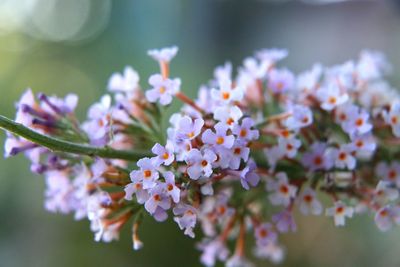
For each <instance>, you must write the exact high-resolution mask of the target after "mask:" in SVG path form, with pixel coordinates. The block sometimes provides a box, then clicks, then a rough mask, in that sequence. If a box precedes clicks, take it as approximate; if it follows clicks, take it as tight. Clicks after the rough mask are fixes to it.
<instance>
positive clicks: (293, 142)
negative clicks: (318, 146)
mask: <svg viewBox="0 0 400 267" xmlns="http://www.w3.org/2000/svg"><path fill="white" fill-rule="evenodd" d="M278 146H279V149H280V150H281V151H280V153H278V154H279V155H281V154H284V155H285V156H286V157H288V158H294V157H295V156H296V154H297V150H298V149H299V148H300V146H301V141H300V140H299V139H296V138H295V137H288V138H284V137H279V138H278Z"/></svg>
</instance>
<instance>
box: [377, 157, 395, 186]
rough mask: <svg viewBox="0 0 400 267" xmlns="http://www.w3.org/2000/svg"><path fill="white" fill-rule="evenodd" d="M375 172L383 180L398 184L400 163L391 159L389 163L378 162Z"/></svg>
mask: <svg viewBox="0 0 400 267" xmlns="http://www.w3.org/2000/svg"><path fill="white" fill-rule="evenodd" d="M375 173H376V175H377V176H378V177H380V178H381V179H382V180H384V181H388V182H390V183H393V184H395V185H397V187H399V186H400V163H399V162H397V161H393V162H391V163H390V164H387V163H386V162H380V163H379V164H378V165H377V166H376V169H375Z"/></svg>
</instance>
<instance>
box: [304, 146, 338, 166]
mask: <svg viewBox="0 0 400 267" xmlns="http://www.w3.org/2000/svg"><path fill="white" fill-rule="evenodd" d="M302 163H303V165H304V166H305V167H307V168H308V169H309V170H310V171H316V170H328V169H330V168H331V167H332V166H333V164H334V161H333V159H332V158H331V157H330V154H329V153H327V149H326V144H325V143H318V142H317V143H313V144H312V145H311V148H310V151H308V152H306V153H304V155H303V158H302Z"/></svg>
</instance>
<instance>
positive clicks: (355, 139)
mask: <svg viewBox="0 0 400 267" xmlns="http://www.w3.org/2000/svg"><path fill="white" fill-rule="evenodd" d="M351 146H352V149H353V151H355V154H356V156H357V157H361V158H369V157H371V156H372V154H373V153H374V152H375V150H376V140H375V138H374V136H373V135H372V134H370V133H367V134H363V135H353V136H351Z"/></svg>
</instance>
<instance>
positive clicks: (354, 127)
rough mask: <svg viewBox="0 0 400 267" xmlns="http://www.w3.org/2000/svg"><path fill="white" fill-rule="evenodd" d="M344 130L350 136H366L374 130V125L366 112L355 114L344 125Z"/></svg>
mask: <svg viewBox="0 0 400 267" xmlns="http://www.w3.org/2000/svg"><path fill="white" fill-rule="evenodd" d="M343 130H344V131H346V132H347V133H349V134H359V135H362V134H366V133H368V132H370V131H371V130H372V124H371V123H370V122H369V113H368V112H367V111H365V110H361V111H358V112H357V113H356V114H353V116H352V117H350V118H349V119H348V120H347V121H346V122H345V123H344V124H343Z"/></svg>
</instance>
